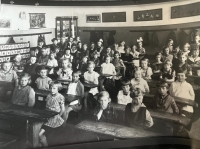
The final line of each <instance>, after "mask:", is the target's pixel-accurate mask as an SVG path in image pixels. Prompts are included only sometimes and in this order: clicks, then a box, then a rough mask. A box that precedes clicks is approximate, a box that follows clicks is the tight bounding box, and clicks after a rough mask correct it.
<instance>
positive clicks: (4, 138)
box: [0, 0, 200, 149]
mask: <svg viewBox="0 0 200 149" xmlns="http://www.w3.org/2000/svg"><path fill="white" fill-rule="evenodd" d="M37 15H38V16H40V17H41V18H42V19H43V20H42V21H41V22H42V23H39V24H37V23H36V22H34V21H35V20H37V19H34V16H37ZM199 24H200V1H199V0H164V1H162V2H159V1H157V0H150V1H147V0H138V1H135V0H133V1H131V0H124V1H123V0H113V1H98V0H96V1H95V0H94V1H87V0H86V1H75V0H74V1H73V0H72V1H68V0H66V1H62V0H46V1H45V0H41V1H39V0H38V1H35V0H31V1H23V0H10V1H7V0H1V4H0V54H1V55H0V63H4V62H6V61H11V62H12V61H13V57H14V56H15V55H17V54H21V55H22V61H23V63H24V64H26V63H28V62H29V59H30V56H32V55H34V54H35V49H36V48H37V46H38V40H39V38H43V40H44V41H45V42H44V43H45V46H46V47H47V49H50V47H51V46H52V44H53V42H52V39H54V38H56V39H57V40H58V43H59V42H60V41H61V38H62V37H64V38H65V39H67V38H68V39H69V37H71V36H73V37H74V39H75V40H76V37H77V36H78V37H80V40H81V43H82V44H87V46H88V49H89V48H90V44H91V42H94V43H95V44H97V42H98V41H99V39H102V40H103V47H104V48H105V49H106V47H108V46H111V44H110V43H109V40H110V38H111V39H112V48H111V49H113V44H114V43H117V44H119V43H120V42H121V41H125V44H126V45H127V46H131V45H137V40H138V39H140V38H141V37H142V39H143V47H144V48H145V52H146V53H145V55H143V57H145V58H148V59H149V62H150V63H151V64H152V63H154V62H155V56H154V55H155V54H156V52H161V51H162V49H163V47H164V46H166V45H167V43H168V41H169V39H172V38H173V41H174V44H175V45H180V46H182V45H183V44H185V43H189V44H190V43H191V42H193V41H194V39H191V36H192V35H191V32H195V34H198V35H200V31H199V29H200V25H199ZM191 40H193V41H191ZM109 44H110V45H109ZM12 45H13V46H12ZM21 49H23V50H21ZM12 50H13V51H14V52H13V53H12V52H11V51H12ZM20 50H21V51H20ZM3 51H10V52H9V53H7V52H5V53H4V52H3ZM15 52H16V53H15ZM99 68H100V66H99V67H98V68H97V69H95V70H96V71H99ZM192 68H193V67H192ZM198 68H199V69H200V65H199V66H195V68H194V69H195V70H197V71H198ZM82 76H83V74H82ZM101 77H102V76H101V75H100V79H99V84H100V85H98V86H95V85H94V84H93V85H94V86H92V87H91V86H90V85H88V84H87V83H85V84H84V83H83V85H84V87H85V88H87V89H88V88H93V87H98V89H99V92H101V91H102V90H104V89H102V86H101V85H102V84H101ZM103 77H105V76H103ZM53 79H55V78H53ZM53 79H52V80H53ZM187 79H188V80H187V82H189V83H190V84H191V85H192V87H193V90H194V93H195V100H194V101H192V100H189V99H183V98H178V97H174V100H175V101H176V103H178V104H182V105H184V106H185V105H189V106H192V107H193V108H194V113H193V118H192V119H191V118H188V117H185V116H182V115H180V114H177V115H175V114H171V113H165V112H158V111H155V110H154V109H151V107H152V103H153V102H152V101H153V100H154V95H155V94H156V92H155V90H157V87H156V84H157V81H154V80H148V81H147V83H148V85H149V89H150V93H149V94H146V95H144V98H143V103H144V104H145V105H146V107H147V109H148V108H150V109H148V110H149V112H150V114H151V116H152V118H153V120H154V124H155V125H156V126H155V127H156V128H155V129H151V130H148V129H147V130H146V129H143V128H140V127H139V126H135V127H129V126H126V125H125V124H124V119H125V114H124V112H125V108H126V105H120V104H117V103H111V106H112V108H113V110H114V112H113V113H114V115H115V118H114V120H113V122H104V121H101V122H98V121H91V120H88V114H87V113H88V110H87V109H85V108H82V109H81V111H79V112H74V111H72V112H70V114H69V117H68V120H67V124H66V126H65V127H66V128H65V129H61V130H59V132H55V135H52V137H51V138H50V143H49V144H50V145H49V146H60V145H69V148H70V147H71V145H74V144H87V143H89V142H93V143H96V142H104V141H116V140H124V139H127V140H128V139H133V140H134V139H135V140H137V139H138V138H151V137H166V136H170V137H172V136H173V135H172V134H166V133H165V132H164V129H165V128H163V122H169V123H170V124H176V125H178V126H181V128H182V127H183V128H186V129H187V128H188V125H191V126H190V128H189V129H188V130H187V133H188V136H189V137H188V138H190V139H193V140H197V141H200V127H199V126H200V119H199V118H200V108H199V104H200V100H199V97H200V94H199V91H200V81H199V80H200V76H198V73H197V74H196V75H191V76H188V78H187ZM59 81H60V82H61V83H62V84H63V85H64V86H68V85H69V82H68V83H66V81H64V80H59ZM83 82H84V81H83ZM6 85H7V83H6V82H5V81H2V80H0V88H1V87H3V86H4V87H5V86H6ZM34 91H35V106H34V107H33V108H27V107H23V106H16V105H12V104H9V103H8V102H2V100H1V101H0V102H1V103H0V148H6V149H8V148H9V149H14V148H37V147H41V146H40V142H39V137H38V135H39V132H40V129H41V127H42V125H43V124H44V122H46V120H48V119H50V118H51V117H53V116H55V112H52V111H48V112H47V111H45V110H44V109H45V104H46V103H45V101H44V100H43V99H45V98H46V97H47V96H48V94H49V91H47V90H40V89H37V88H34ZM0 93H1V92H0ZM62 94H63V96H64V97H65V101H68V103H67V104H69V103H70V102H71V101H73V98H76V97H74V96H69V95H67V94H66V93H62ZM0 98H2V99H3V98H4V97H3V96H1V95H0ZM41 99H42V100H41ZM12 109H14V110H13V111H12ZM157 124H158V125H157ZM59 133H62V135H60V136H59ZM173 137H174V136H173ZM175 137H182V136H181V135H180V136H178V135H177V136H175ZM184 137H185V136H184ZM133 142H134V141H133ZM135 143H136V142H135ZM136 144H137V143H136ZM147 144H148V143H147ZM139 146H141V144H140V145H139ZM66 147H67V146H66ZM82 147H83V148H87V145H86V146H82ZM100 147H102V148H104V147H105V146H99V148H100ZM113 147H115V148H117V146H112V145H111V146H109V148H113ZM121 147H123V146H121ZM124 147H129V146H124ZM80 148H81V147H80ZM97 148H98V147H97ZM105 148H107V147H105ZM166 148H167V147H166Z"/></svg>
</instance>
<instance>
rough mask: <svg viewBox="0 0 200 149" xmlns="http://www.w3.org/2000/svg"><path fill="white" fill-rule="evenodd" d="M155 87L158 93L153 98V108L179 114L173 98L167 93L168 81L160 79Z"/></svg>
mask: <svg viewBox="0 0 200 149" xmlns="http://www.w3.org/2000/svg"><path fill="white" fill-rule="evenodd" d="M157 87H158V95H156V96H155V98H154V99H155V100H154V102H155V103H154V104H153V106H154V108H155V109H157V110H159V111H164V112H168V113H176V114H179V109H178V107H177V105H176V102H175V100H174V98H173V97H172V96H170V95H169V94H168V90H169V85H168V83H167V82H166V81H160V82H158V84H157Z"/></svg>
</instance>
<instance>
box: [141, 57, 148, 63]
mask: <svg viewBox="0 0 200 149" xmlns="http://www.w3.org/2000/svg"><path fill="white" fill-rule="evenodd" d="M142 61H146V62H147V63H149V59H148V58H143V59H142V60H141V62H142Z"/></svg>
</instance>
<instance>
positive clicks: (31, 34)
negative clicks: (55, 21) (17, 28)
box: [0, 32, 52, 37]
mask: <svg viewBox="0 0 200 149" xmlns="http://www.w3.org/2000/svg"><path fill="white" fill-rule="evenodd" d="M44 34H52V32H43V33H30V34H11V35H0V37H19V36H34V35H44Z"/></svg>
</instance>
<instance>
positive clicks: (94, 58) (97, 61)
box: [91, 53, 100, 66]
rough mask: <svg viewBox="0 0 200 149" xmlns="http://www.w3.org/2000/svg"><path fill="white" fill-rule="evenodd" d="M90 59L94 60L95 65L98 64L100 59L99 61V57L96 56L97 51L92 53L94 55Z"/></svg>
mask: <svg viewBox="0 0 200 149" xmlns="http://www.w3.org/2000/svg"><path fill="white" fill-rule="evenodd" d="M91 61H93V62H94V64H95V66H99V64H100V61H99V57H98V54H97V53H94V56H93V58H91Z"/></svg>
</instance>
